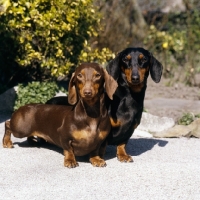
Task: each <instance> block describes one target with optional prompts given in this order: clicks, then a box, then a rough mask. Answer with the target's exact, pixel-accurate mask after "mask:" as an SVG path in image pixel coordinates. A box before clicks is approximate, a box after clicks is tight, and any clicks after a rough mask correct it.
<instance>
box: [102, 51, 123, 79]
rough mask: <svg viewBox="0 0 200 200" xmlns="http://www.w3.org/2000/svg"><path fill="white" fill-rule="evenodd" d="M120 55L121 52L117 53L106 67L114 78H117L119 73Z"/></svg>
mask: <svg viewBox="0 0 200 200" xmlns="http://www.w3.org/2000/svg"><path fill="white" fill-rule="evenodd" d="M120 55H121V53H118V54H117V56H116V57H115V58H114V59H113V60H111V61H110V62H109V63H108V66H107V67H106V70H107V72H108V74H110V75H111V76H112V77H113V78H114V79H115V80H117V79H118V78H119V74H120V66H119V60H120Z"/></svg>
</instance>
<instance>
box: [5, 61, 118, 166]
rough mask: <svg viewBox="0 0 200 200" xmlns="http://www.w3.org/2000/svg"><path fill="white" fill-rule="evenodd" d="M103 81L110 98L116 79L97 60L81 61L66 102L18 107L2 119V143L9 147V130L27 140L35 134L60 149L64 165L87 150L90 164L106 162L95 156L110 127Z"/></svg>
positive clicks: (73, 161) (115, 85) (101, 164)
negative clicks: (91, 61)
mask: <svg viewBox="0 0 200 200" xmlns="http://www.w3.org/2000/svg"><path fill="white" fill-rule="evenodd" d="M104 85H105V90H106V93H107V95H108V96H109V98H111V99H112V96H113V93H114V92H115V90H116V88H117V82H116V81H115V80H114V79H113V78H112V77H111V76H110V75H109V74H108V73H107V72H106V70H104V69H103V68H102V67H100V66H99V65H98V64H96V63H84V64H81V65H80V66H79V67H78V68H76V70H75V73H74V74H73V75H72V77H71V79H70V83H69V90H68V92H69V95H68V102H69V104H68V105H65V106H62V105H47V104H46V105H45V104H29V105H25V106H22V107H20V108H19V109H18V110H17V111H15V112H14V113H13V115H12V117H11V119H10V121H9V120H8V121H6V122H5V134H4V137H3V147H5V148H12V147H13V144H12V141H11V133H12V134H13V135H14V136H15V137H18V138H23V137H28V140H29V141H31V140H32V139H33V138H34V137H35V136H36V137H39V138H42V139H44V140H46V141H47V142H50V143H53V144H55V145H57V146H59V147H61V148H62V149H63V150H64V166H66V167H69V168H73V167H76V166H78V163H77V161H76V159H75V156H82V155H86V154H90V162H91V164H92V165H93V166H97V167H104V166H106V163H105V161H104V160H103V159H102V158H101V157H100V156H99V154H102V152H100V151H103V152H104V148H105V145H103V143H105V142H104V141H105V138H106V137H107V135H108V134H109V132H110V129H111V124H110V120H109V116H108V113H107V109H106V105H105V93H104ZM70 104H71V105H70ZM101 146H103V148H102V149H101Z"/></svg>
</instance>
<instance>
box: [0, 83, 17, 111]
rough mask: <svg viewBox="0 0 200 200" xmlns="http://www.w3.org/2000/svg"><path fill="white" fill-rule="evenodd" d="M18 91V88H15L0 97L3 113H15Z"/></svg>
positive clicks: (0, 106)
mask: <svg viewBox="0 0 200 200" xmlns="http://www.w3.org/2000/svg"><path fill="white" fill-rule="evenodd" d="M16 91H17V87H13V88H10V89H9V90H7V91H6V92H4V93H3V94H1V95H0V111H1V113H4V112H12V111H13V106H14V102H15V98H16Z"/></svg>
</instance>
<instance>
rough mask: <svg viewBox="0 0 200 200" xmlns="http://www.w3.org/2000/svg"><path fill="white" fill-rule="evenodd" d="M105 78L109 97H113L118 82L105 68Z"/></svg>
mask: <svg viewBox="0 0 200 200" xmlns="http://www.w3.org/2000/svg"><path fill="white" fill-rule="evenodd" d="M104 79H105V89H106V93H107V95H108V97H109V98H110V99H113V94H114V93H115V90H116V89H117V87H118V84H117V82H116V81H115V80H114V79H113V77H112V76H110V75H109V74H108V72H107V71H106V70H105V69H104Z"/></svg>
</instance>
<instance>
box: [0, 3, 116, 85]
mask: <svg viewBox="0 0 200 200" xmlns="http://www.w3.org/2000/svg"><path fill="white" fill-rule="evenodd" d="M2 1H3V2H2V3H0V5H2V12H1V13H0V63H1V64H2V65H1V66H0V74H2V77H3V78H2V80H1V77H0V83H1V82H2V83H3V84H5V85H8V86H9V87H12V86H13V85H15V84H16V82H17V83H18V82H25V81H26V82H27V81H34V80H36V81H37V80H38V81H43V80H54V79H55V77H58V76H62V75H66V74H68V73H69V71H70V70H71V69H72V68H74V67H76V66H77V65H78V64H79V63H80V62H83V61H95V62H99V63H101V62H104V63H105V62H106V60H107V59H110V58H111V57H112V56H113V55H112V53H111V52H110V51H109V50H108V49H106V48H103V49H102V50H99V49H93V48H91V44H90V42H89V41H90V38H91V37H93V38H95V37H96V36H98V33H97V32H98V30H99V28H100V27H99V25H100V14H99V13H98V12H97V11H96V10H95V8H94V6H93V1H92V0H34V1H33V0H2ZM85 55H86V57H85ZM22 69H28V70H26V71H23V75H21V73H19V71H21V70H22ZM35 71H36V72H35ZM27 74H28V78H27V79H25V77H26V75H27ZM43 75H44V76H43ZM19 79H20V80H19ZM14 80H15V82H14ZM11 81H13V82H14V83H13V84H10V85H9V84H8V83H9V82H11Z"/></svg>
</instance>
